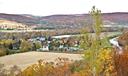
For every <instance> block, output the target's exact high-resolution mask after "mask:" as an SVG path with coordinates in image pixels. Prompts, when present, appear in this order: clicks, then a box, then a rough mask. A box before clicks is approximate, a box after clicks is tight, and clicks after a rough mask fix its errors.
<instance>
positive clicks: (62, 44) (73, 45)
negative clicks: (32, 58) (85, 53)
mask: <svg viewBox="0 0 128 76" xmlns="http://www.w3.org/2000/svg"><path fill="white" fill-rule="evenodd" d="M27 41H28V42H31V43H32V44H35V43H38V44H40V45H41V47H40V48H38V49H35V50H36V51H77V50H80V42H79V41H78V40H77V39H74V37H73V35H62V36H51V37H50V36H49V37H45V36H40V37H35V38H30V39H27ZM19 44H20V41H17V42H16V43H14V44H13V49H19V48H18V47H19Z"/></svg>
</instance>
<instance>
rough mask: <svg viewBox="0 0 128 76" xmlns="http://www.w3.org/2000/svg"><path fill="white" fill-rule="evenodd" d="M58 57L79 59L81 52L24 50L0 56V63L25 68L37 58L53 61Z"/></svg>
mask: <svg viewBox="0 0 128 76" xmlns="http://www.w3.org/2000/svg"><path fill="white" fill-rule="evenodd" d="M58 57H62V58H68V59H69V60H81V59H82V55H81V54H67V53H51V52H26V53H19V54H13V55H8V56H3V57H0V63H2V64H5V66H6V67H7V68H8V67H11V66H13V65H17V66H19V67H20V68H21V69H25V68H26V67H28V66H30V65H31V64H34V63H36V62H37V61H38V60H40V59H42V60H44V61H47V62H51V61H53V62H55V60H56V59H57V58H58Z"/></svg>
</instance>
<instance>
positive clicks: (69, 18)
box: [0, 12, 128, 28]
mask: <svg viewBox="0 0 128 76" xmlns="http://www.w3.org/2000/svg"><path fill="white" fill-rule="evenodd" d="M102 19H103V23H104V24H105V25H114V26H116V25H121V26H127V25H128V12H115V13H103V14H102ZM0 20H9V21H15V22H18V23H22V24H25V25H28V26H35V27H40V28H41V27H43V28H81V27H83V26H89V25H91V23H92V20H91V17H90V15H89V14H71V15H51V16H33V15H29V14H4V13H0Z"/></svg>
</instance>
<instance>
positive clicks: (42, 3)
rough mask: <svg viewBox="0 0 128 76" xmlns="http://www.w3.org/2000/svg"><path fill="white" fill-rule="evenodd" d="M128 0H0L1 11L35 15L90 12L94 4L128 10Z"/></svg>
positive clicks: (99, 6) (105, 7)
mask: <svg viewBox="0 0 128 76" xmlns="http://www.w3.org/2000/svg"><path fill="white" fill-rule="evenodd" d="M127 3H128V1H127V0H0V12H1V13H18V14H34V15H52V14H80V13H88V11H89V10H90V9H91V7H92V6H93V5H95V6H96V7H97V8H99V9H100V10H102V11H103V12H121V11H122V12H123V11H124V12H127V11H128V9H127V6H128V5H127Z"/></svg>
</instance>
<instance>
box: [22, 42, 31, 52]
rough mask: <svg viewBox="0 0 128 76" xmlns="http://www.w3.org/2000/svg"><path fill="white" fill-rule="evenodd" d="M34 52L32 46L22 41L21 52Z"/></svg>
mask: <svg viewBox="0 0 128 76" xmlns="http://www.w3.org/2000/svg"><path fill="white" fill-rule="evenodd" d="M31 50H32V44H31V43H30V42H28V41H26V40H22V41H21V45H20V52H27V51H31Z"/></svg>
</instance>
